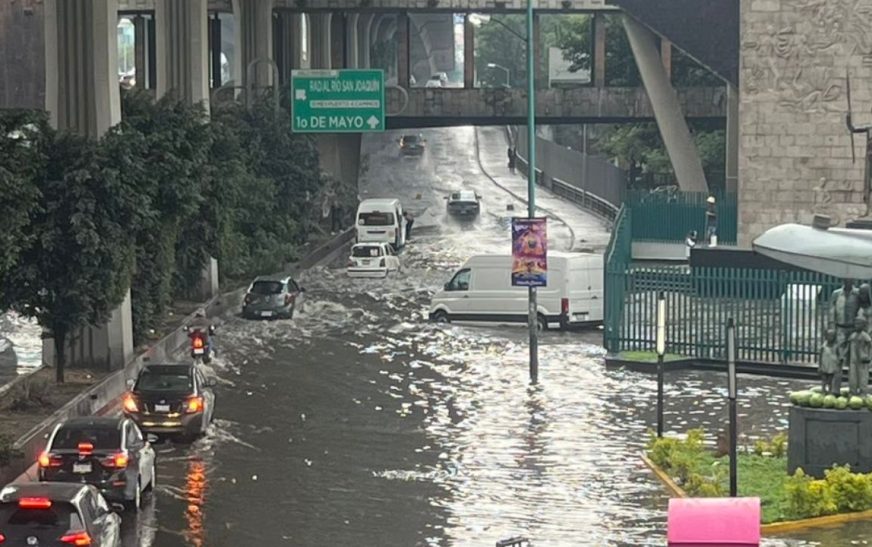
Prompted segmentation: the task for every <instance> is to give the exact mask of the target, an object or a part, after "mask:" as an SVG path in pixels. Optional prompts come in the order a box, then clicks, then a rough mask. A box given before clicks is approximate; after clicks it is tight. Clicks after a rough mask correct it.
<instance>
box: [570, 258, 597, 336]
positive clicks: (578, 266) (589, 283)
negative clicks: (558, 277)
mask: <svg viewBox="0 0 872 547" xmlns="http://www.w3.org/2000/svg"><path fill="white" fill-rule="evenodd" d="M601 264H602V260H601V259H599V260H597V257H596V256H581V257H573V258H571V259H570V260H569V282H568V292H569V295H568V298H569V316H568V320H569V322H570V323H588V322H594V321H602V318H603V301H602V268H601V267H597V266H598V265H601Z"/></svg>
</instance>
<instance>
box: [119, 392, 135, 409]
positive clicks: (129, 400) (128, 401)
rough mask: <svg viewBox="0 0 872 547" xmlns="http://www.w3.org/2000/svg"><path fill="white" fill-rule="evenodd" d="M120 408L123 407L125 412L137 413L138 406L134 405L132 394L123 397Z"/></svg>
mask: <svg viewBox="0 0 872 547" xmlns="http://www.w3.org/2000/svg"><path fill="white" fill-rule="evenodd" d="M121 406H122V407H124V411H125V412H139V405H137V404H136V399H135V398H134V397H133V394H132V393H128V394H127V395H125V396H124V402H122V403H121Z"/></svg>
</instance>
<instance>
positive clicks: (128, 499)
mask: <svg viewBox="0 0 872 547" xmlns="http://www.w3.org/2000/svg"><path fill="white" fill-rule="evenodd" d="M154 440H156V438H151V439H145V438H144V437H143V435H142V432H141V431H140V430H139V428H138V427H137V426H136V424H135V423H133V421H132V420H130V419H128V418H125V417H123V416H121V417H114V418H108V417H106V418H104V417H93V416H90V417H85V418H73V419H70V420H67V421H65V422H61V423H60V424H58V425H57V426H56V427H55V428H54V431H52V433H51V435H49V437H48V444H47V445H46V447H45V452H43V453H42V454H40V455H39V461H38V463H39V480H40V481H43V482H75V483H88V484H92V485H94V486H95V487H97V489H99V490H100V493H101V494H103V495H104V496H106V498H107V499H110V500H112V501H119V502H122V503H126V504H128V505H129V506H130V507H131V508H132V509H139V507H140V505H141V504H142V494H143V492H150V491H152V490H153V489H154V485H155V480H156V473H155V453H154V449H153V448H152V447H151V443H150V442H149V441H154Z"/></svg>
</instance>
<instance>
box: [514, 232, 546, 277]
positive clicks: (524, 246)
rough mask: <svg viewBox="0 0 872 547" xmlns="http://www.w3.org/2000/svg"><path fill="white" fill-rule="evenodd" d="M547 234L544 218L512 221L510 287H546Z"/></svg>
mask: <svg viewBox="0 0 872 547" xmlns="http://www.w3.org/2000/svg"><path fill="white" fill-rule="evenodd" d="M547 281H548V233H547V229H546V219H544V218H513V219H512V286H513V287H545V286H547V285H548V283H547Z"/></svg>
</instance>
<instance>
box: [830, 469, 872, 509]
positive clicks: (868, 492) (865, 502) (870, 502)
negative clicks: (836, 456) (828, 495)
mask: <svg viewBox="0 0 872 547" xmlns="http://www.w3.org/2000/svg"><path fill="white" fill-rule="evenodd" d="M825 477H826V479H825V480H826V481H827V483H828V484H829V485H830V488H831V489H832V492H833V497H834V498H835V500H836V504H837V505H838V509H839V512H840V513H848V512H853V511H864V510H866V509H869V508H872V474H862V473H851V468H850V467H849V466H847V465H843V466H834V467H833V468H832V469H828V470H827V471H826V473H825Z"/></svg>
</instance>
